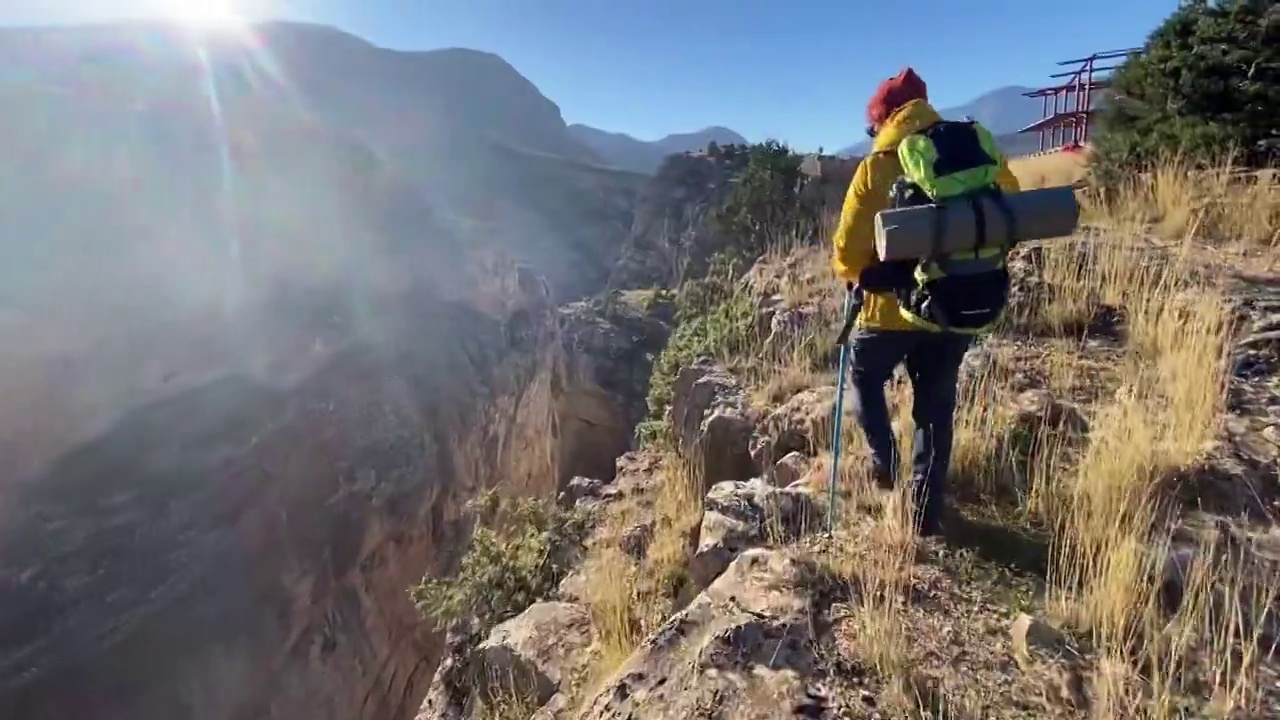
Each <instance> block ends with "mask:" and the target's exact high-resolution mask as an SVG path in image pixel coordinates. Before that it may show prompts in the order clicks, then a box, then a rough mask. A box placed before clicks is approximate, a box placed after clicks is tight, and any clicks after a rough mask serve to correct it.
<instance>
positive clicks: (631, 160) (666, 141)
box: [569, 125, 747, 174]
mask: <svg viewBox="0 0 1280 720" xmlns="http://www.w3.org/2000/svg"><path fill="white" fill-rule="evenodd" d="M569 132H570V133H571V134H572V135H573V137H575V138H577V140H578V141H579V142H581V143H582V144H583V145H585V146H587V147H588V148H590V149H591V150H592V151H593V152H595V154H596V155H597V156H599V157H600V158H602V159H603V160H604V161H605V162H607V163H608V164H610V165H613V166H614V167H618V168H622V169H624V170H630V171H632V172H640V173H645V174H653V173H655V172H657V171H658V168H659V167H660V166H661V165H662V161H663V159H664V158H666V157H667V156H669V155H674V154H677V153H682V152H686V151H700V150H705V149H706V148H707V145H709V144H710V143H712V142H714V143H716V144H718V145H745V144H746V142H747V141H746V139H745V138H743V137H742V136H741V135H739V134H738V133H736V132H734V131H732V130H730V129H728V128H723V127H709V128H703V129H702V130H699V131H697V132H691V133H677V134H673V135H667V136H666V137H664V138H661V139H659V140H653V141H645V140H637V139H636V138H633V137H631V136H630V135H627V134H625V133H614V132H608V131H605V130H598V129H596V128H593V127H590V126H587V125H570V126H569Z"/></svg>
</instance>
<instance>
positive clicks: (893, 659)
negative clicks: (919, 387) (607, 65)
mask: <svg viewBox="0 0 1280 720" xmlns="http://www.w3.org/2000/svg"><path fill="white" fill-rule="evenodd" d="M1195 12H1202V13H1208V14H1210V15H1213V13H1217V12H1219V10H1217V9H1216V8H1209V7H1207V6H1199V8H1198V9H1196V8H1192V9H1190V10H1179V11H1178V13H1176V14H1175V16H1174V17H1173V18H1172V19H1171V20H1170V23H1172V24H1175V25H1176V24H1178V23H1182V22H1185V20H1186V18H1185V15H1186V14H1187V13H1192V14H1194V13H1195ZM1240 17H1241V18H1244V19H1246V20H1247V18H1248V17H1249V16H1248V15H1247V13H1244V14H1241V16H1240ZM1162 32H1163V31H1161V32H1158V33H1156V34H1155V35H1153V39H1152V40H1151V42H1152V43H1159V42H1160V38H1161V37H1162V36H1163V35H1162V34H1161V33H1162ZM1234 37H1236V40H1235V41H1236V42H1240V43H1243V44H1246V45H1248V46H1249V47H1254V48H1255V49H1256V43H1257V42H1258V40H1257V38H1255V37H1253V36H1249V35H1247V34H1245V35H1237V36H1234ZM1207 121H1208V122H1213V121H1214V120H1212V119H1209V120H1207ZM1113 127H1114V126H1113ZM1113 131H1114V132H1123V130H1119V129H1117V130H1113ZM1228 144H1229V143H1224V144H1222V145H1218V146H1216V147H1215V148H1214V151H1215V152H1216V153H1217V154H1216V155H1215V156H1214V157H1216V158H1217V160H1216V161H1215V162H1208V161H1207V160H1205V159H1204V158H1206V157H1208V156H1195V155H1191V154H1185V153H1182V152H1180V148H1181V145H1180V143H1177V142H1174V141H1172V140H1171V141H1170V142H1169V144H1167V145H1164V146H1163V147H1162V149H1161V152H1160V154H1158V155H1157V156H1153V159H1151V160H1150V162H1144V163H1136V164H1134V165H1133V166H1131V167H1129V168H1128V169H1127V170H1126V171H1125V172H1124V173H1122V174H1121V175H1119V176H1117V177H1116V178H1109V179H1108V182H1107V183H1104V184H1103V185H1101V186H1100V185H1099V184H1098V183H1097V182H1096V181H1093V180H1091V181H1090V182H1089V183H1088V184H1087V187H1085V188H1084V189H1082V190H1081V191H1080V192H1079V197H1080V201H1081V203H1082V206H1083V209H1084V215H1085V222H1084V224H1083V225H1082V227H1081V229H1080V231H1079V233H1078V234H1077V235H1075V236H1074V237H1072V238H1069V239H1063V240H1055V241H1047V242H1033V243H1027V244H1025V245H1023V246H1020V247H1019V248H1017V250H1016V251H1015V253H1014V255H1013V256H1012V259H1011V270H1012V272H1013V275H1014V300H1013V302H1012V304H1011V307H1010V312H1009V314H1008V317H1007V318H1006V319H1005V321H1004V322H1003V323H1002V324H1001V325H1000V326H999V327H998V328H997V329H996V330H995V331H994V332H992V333H991V334H989V335H988V336H986V337H983V338H981V340H980V341H979V342H978V343H977V345H976V346H975V348H974V349H973V350H972V351H971V353H970V355H969V357H968V358H967V360H966V363H965V366H964V369H963V372H962V381H961V392H960V396H961V401H960V404H959V409H958V411H957V419H956V439H955V451H954V462H953V467H952V470H951V474H950V477H949V478H948V482H949V485H950V488H951V503H952V506H951V507H950V509H949V517H948V518H947V521H946V524H945V531H944V537H942V538H941V539H938V540H929V541H922V540H920V539H918V538H917V537H915V535H914V534H913V533H912V532H911V531H910V528H909V526H908V522H907V519H906V507H907V506H908V503H909V499H908V497H907V492H906V488H907V486H908V478H907V477H905V475H904V477H903V478H901V481H900V483H899V490H896V491H882V490H879V489H877V488H876V487H875V485H874V484H873V483H872V482H871V478H870V477H869V472H868V462H867V453H866V449H865V447H864V446H863V440H862V436H861V433H860V432H858V429H857V428H856V427H853V426H852V421H846V425H845V426H844V427H843V428H841V429H839V431H840V432H842V433H843V445H844V449H843V454H842V455H841V457H840V458H839V467H838V468H836V472H835V475H836V477H837V480H838V484H837V485H836V486H835V487H834V488H831V487H829V485H828V483H829V478H830V477H831V474H832V464H833V463H834V462H835V461H836V458H833V457H832V452H831V449H832V439H833V438H832V433H833V430H835V429H834V428H833V427H832V426H831V411H832V403H833V400H834V395H835V386H836V380H837V378H836V377H835V371H834V352H833V348H832V347H831V346H832V343H831V339H832V337H833V336H834V333H835V329H836V328H837V327H838V326H839V324H840V321H841V319H842V318H841V316H840V313H841V308H840V301H841V295H840V288H841V284H840V283H839V282H838V281H837V279H836V278H834V277H833V276H832V274H831V271H830V266H829V253H830V250H829V248H828V247H827V246H826V245H825V244H824V243H821V242H815V240H816V239H818V238H823V239H825V234H824V233H807V232H798V231H796V230H795V229H794V225H793V224H791V221H790V218H789V216H786V215H785V214H771V213H773V210H766V208H770V207H771V206H770V205H769V204H768V203H749V204H748V205H747V207H748V208H749V209H748V210H746V211H745V212H744V214H743V216H742V218H741V219H742V220H743V222H742V223H740V224H737V225H735V226H734V227H735V229H734V231H733V232H732V233H730V234H729V237H730V238H731V239H736V244H735V245H734V248H733V249H731V248H722V249H721V250H720V251H719V252H717V253H715V254H714V257H713V258H712V259H711V261H710V262H709V263H708V265H707V270H706V272H705V273H701V274H699V275H697V276H696V277H686V278H682V279H681V281H680V282H678V283H677V284H676V287H675V288H674V293H670V292H668V291H666V290H663V291H661V292H657V293H655V294H645V292H644V291H643V290H639V289H637V290H633V291H631V294H630V295H629V296H628V297H631V298H633V299H635V301H636V302H649V301H650V300H651V299H653V298H657V297H661V298H663V302H668V301H669V302H671V303H672V304H673V305H674V312H673V314H672V317H673V320H674V330H673V333H672V335H671V338H670V340H669V342H668V344H667V346H666V348H665V349H664V350H663V351H662V353H661V354H660V355H659V356H658V357H657V359H656V361H655V363H654V367H653V374H652V377H651V381H650V407H651V409H652V411H653V415H652V417H651V419H650V420H649V421H648V422H646V423H643V424H642V425H641V426H640V428H639V430H638V432H637V440H638V447H637V448H636V449H634V450H633V451H631V452H629V453H627V454H626V455H624V456H623V457H622V458H620V459H619V461H618V463H617V473H616V477H615V478H613V479H612V480H609V481H602V480H600V479H595V478H576V479H575V480H574V481H573V482H571V483H570V485H569V487H568V488H566V490H565V491H564V492H563V493H562V494H561V496H560V498H559V499H558V501H559V504H560V506H561V507H563V508H569V507H572V508H574V513H577V512H585V513H587V514H588V516H589V525H590V528H591V529H590V531H589V536H588V538H587V539H586V541H585V542H584V543H582V544H581V545H580V546H578V545H577V544H576V543H575V542H573V541H569V542H567V543H565V544H564V546H559V545H558V546H557V549H556V551H555V553H554V554H553V556H554V557H557V558H562V563H563V564H558V565H556V567H555V570H554V573H553V574H551V575H548V576H546V577H549V578H552V579H553V580H554V581H555V583H556V589H555V590H554V591H551V592H547V593H546V594H545V595H544V596H543V597H541V598H539V601H538V602H536V603H534V604H533V605H532V606H530V607H528V608H526V609H523V610H520V611H517V610H516V608H515V607H514V606H513V607H511V608H510V609H509V610H508V612H507V613H506V615H507V617H505V618H502V619H501V620H499V619H498V618H493V619H494V620H496V621H497V622H498V624H497V625H496V626H494V627H493V628H492V629H491V630H490V629H488V628H487V627H486V628H485V629H483V630H481V631H478V632H473V633H472V634H471V635H469V636H464V635H463V634H457V635H455V637H454V643H453V645H452V646H451V654H450V657H449V659H448V660H447V661H446V664H445V665H444V666H442V671H441V672H440V673H438V674H437V676H436V680H435V682H434V683H433V686H432V692H431V694H429V696H428V699H427V702H426V703H425V704H424V706H423V711H422V714H421V715H420V717H422V718H437V717H486V718H503V719H507V718H522V719H523V718H531V717H533V718H539V719H548V718H581V719H583V720H597V719H600V720H603V719H604V718H610V719H614V718H618V719H620V718H626V717H644V718H657V719H661V718H686V717H698V718H713V717H732V718H760V719H761V720H763V719H764V718H778V717H814V718H817V717H831V718H836V717H840V718H879V717H911V718H922V719H923V718H935V719H936V718H966V719H967V718H973V719H977V718H1045V717H1060V718H1098V719H1101V718H1108V719H1110V718H1144V719H1152V720H1154V719H1157V718H1158V719H1172V718H1191V717H1217V718H1254V717H1271V716H1274V715H1276V714H1277V713H1280V693H1278V692H1277V688H1278V687H1280V684H1278V683H1280V662H1278V658H1277V657H1276V656H1275V654H1274V650H1275V647H1276V644H1277V642H1280V625H1277V623H1276V612H1277V611H1278V610H1280V604H1278V603H1280V542H1278V541H1277V537H1280V530H1278V529H1277V525H1276V517H1277V516H1276V513H1277V512H1278V511H1280V505H1278V504H1277V503H1280V477H1278V476H1277V471H1278V469H1280V425H1277V424H1276V423H1277V421H1278V420H1280V343H1278V341H1277V333H1276V329H1277V328H1280V290H1277V288H1280V274H1278V273H1276V272H1274V271H1275V270H1276V264H1277V263H1276V260H1277V258H1278V257H1280V246H1278V245H1280V234H1278V233H1280V182H1278V181H1277V178H1276V176H1275V174H1274V173H1272V172H1269V171H1267V170H1266V169H1265V168H1262V169H1259V168H1254V170H1255V172H1252V173H1249V174H1245V175H1242V174H1241V173H1240V172H1238V169H1239V168H1238V163H1239V162H1240V157H1239V156H1235V155H1232V154H1231V152H1230V151H1231V148H1229V147H1227V145H1228ZM747 157H748V161H747V164H746V165H745V166H742V167H740V168H737V169H736V170H735V173H736V177H738V178H741V179H745V178H749V177H752V176H753V173H756V174H758V176H759V177H780V176H784V175H785V168H786V163H785V162H782V163H780V164H778V165H774V164H772V160H771V158H773V157H774V156H773V155H772V154H771V153H770V151H769V149H768V147H760V148H756V149H755V150H753V151H752V152H750V153H749V154H748V156H747ZM778 157H779V158H782V157H785V154H784V155H779V156H778ZM1084 159H1087V158H1086V156H1076V157H1072V158H1071V160H1070V162H1067V161H1065V160H1064V159H1063V158H1061V157H1059V158H1056V159H1055V160H1054V162H1057V163H1058V164H1059V166H1057V167H1053V166H1046V165H1045V164H1044V163H1045V161H1043V160H1040V161H1039V162H1037V163H1019V164H1018V165H1017V166H1016V167H1015V172H1017V173H1018V174H1019V176H1020V179H1021V180H1022V182H1023V184H1024V185H1026V186H1028V187H1033V186H1045V185H1051V184H1068V183H1074V182H1076V181H1079V180H1082V179H1084V178H1085V177H1086V176H1087V175H1088V171H1089V170H1090V169H1091V167H1090V166H1088V165H1087V164H1085V163H1084ZM1037 160H1039V159H1037ZM1260 160H1261V158H1259V157H1257V156H1253V157H1252V161H1253V162H1258V161H1260ZM740 182H743V183H745V180H740ZM770 196H771V197H774V198H778V199H782V198H785V195H784V194H782V193H777V192H775V193H773V194H771V195H770ZM787 202H792V203H794V202H795V200H794V199H791V200H787ZM716 203H717V204H716V205H715V206H714V209H713V212H717V211H718V212H720V213H723V212H724V211H725V210H726V208H729V207H732V206H733V202H732V201H731V200H729V199H728V196H721V197H720V198H719V199H718V200H717V201H716ZM757 211H758V212H757ZM766 215H767V216H768V217H770V218H773V219H781V220H782V222H780V223H779V224H777V225H771V224H769V223H766V222H758V221H759V220H761V218H762V217H764V216H766ZM639 298H649V299H650V300H643V301H642V300H639ZM888 392H889V394H890V398H891V405H892V407H893V408H894V416H895V418H896V420H895V429H896V431H897V434H898V436H899V441H900V443H905V442H907V441H909V438H910V435H911V433H912V427H911V419H910V412H909V406H910V393H911V390H910V385H909V383H908V382H907V381H906V379H905V377H901V376H899V377H897V378H896V379H895V380H894V381H893V382H892V383H891V386H890V387H889V388H888ZM846 412H847V410H846ZM830 490H834V497H835V506H834V507H835V514H834V516H832V517H831V518H830V519H831V520H832V521H833V527H832V530H833V532H832V533H831V534H830V535H829V536H828V535H826V534H825V533H823V532H822V531H823V530H824V529H825V527H826V523H827V521H828V519H829V518H828V517H827V515H826V509H827V498H828V491H830ZM532 502H534V503H537V502H546V503H548V504H549V503H550V502H551V501H550V500H545V501H537V500H535V501H532ZM538 517H543V516H542V515H539V516H538ZM577 517H578V516H577V515H573V516H572V517H569V516H566V517H565V519H564V520H563V521H562V524H560V525H556V528H564V529H556V530H554V531H549V530H546V529H543V530H542V532H543V533H544V534H543V537H546V538H563V537H565V536H566V535H570V534H572V533H573V532H576V528H577V525H576V524H575V523H576V522H578V520H577ZM530 527H533V526H530ZM536 527H539V528H542V527H543V526H541V525H539V526H536ZM513 532H515V534H514V535H513V536H512V537H513V538H515V539H513V540H512V541H511V542H512V543H515V544H513V545H512V547H513V549H515V548H522V547H524V545H523V543H524V542H525V541H522V540H519V538H520V537H521V535H520V534H519V532H518V531H513ZM536 556H537V557H539V558H542V557H546V556H547V554H546V553H543V552H540V553H537V554H536ZM567 568H572V569H571V570H570V569H567ZM508 574H509V575H511V576H513V577H517V578H520V577H524V574H523V573H522V572H512V573H508ZM469 577H474V576H469ZM485 578H486V579H485V580H484V583H485V584H483V585H481V586H479V587H473V588H471V589H468V590H466V592H469V593H477V594H479V595H483V596H501V597H508V596H512V595H511V594H512V593H523V592H524V590H523V588H524V587H527V583H524V584H521V585H516V586H510V587H508V586H507V585H506V583H505V582H504V581H503V580H502V579H501V578H500V577H499V576H496V575H486V576H485ZM461 582H463V583H464V584H465V583H467V582H471V581H469V580H462V581H461ZM424 587H425V586H424ZM459 591H460V590H458V589H457V588H453V589H452V590H451V592H459ZM432 592H439V590H438V589H437V590H432ZM517 604H522V603H517ZM452 619H453V620H455V621H457V622H458V623H459V625H456V626H455V627H459V626H461V625H466V623H465V622H464V620H465V617H464V616H463V614H462V613H456V614H455V615H454V617H453V618H452ZM472 630H474V628H472Z"/></svg>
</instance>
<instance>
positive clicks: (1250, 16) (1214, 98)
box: [1095, 0, 1280, 183]
mask: <svg viewBox="0 0 1280 720" xmlns="http://www.w3.org/2000/svg"><path fill="white" fill-rule="evenodd" d="M1277 143H1280V3H1277V2H1276V0H1223V1H1219V2H1212V1H1210V0H1191V1H1189V2H1184V3H1182V5H1181V6H1180V7H1179V8H1178V9H1177V10H1176V11H1175V12H1174V13H1173V14H1172V15H1170V16H1169V18H1168V19H1166V20H1165V21H1164V23H1163V24H1162V25H1160V27H1159V28H1157V29H1156V30H1155V31H1154V32H1152V33H1151V35H1150V36H1149V37H1148V38H1147V41H1146V44H1145V46H1144V48H1143V52H1142V54H1141V55H1138V56H1134V57H1131V58H1130V59H1128V60H1127V61H1126V62H1125V63H1124V64H1123V65H1122V66H1121V67H1120V68H1119V69H1117V70H1116V72H1115V74H1114V76H1113V77H1112V86H1111V92H1110V101H1109V103H1108V106H1107V108H1106V109H1105V110H1104V111H1103V112H1102V115H1101V124H1100V133H1099V137H1098V141H1097V143H1096V147H1097V153H1098V156H1097V162H1096V165H1095V169H1096V171H1097V173H1098V175H1099V179H1100V180H1102V181H1103V182H1104V183H1106V182H1107V180H1106V178H1107V176H1108V175H1111V176H1112V177H1114V172H1115V171H1116V170H1119V169H1121V168H1133V167H1141V166H1144V165H1147V164H1150V163H1152V162H1154V161H1157V160H1159V159H1160V158H1161V157H1163V156H1165V155H1168V154H1171V153H1181V154H1182V155H1183V156H1184V158H1185V159H1187V160H1189V161H1192V162H1197V163H1213V162H1219V161H1221V160H1222V159H1223V158H1224V157H1226V156H1228V155H1230V157H1231V158H1232V160H1233V161H1234V162H1236V163H1237V164H1245V165H1253V166H1259V165H1266V164H1272V163H1275V161H1276V160H1277V158H1278V154H1277Z"/></svg>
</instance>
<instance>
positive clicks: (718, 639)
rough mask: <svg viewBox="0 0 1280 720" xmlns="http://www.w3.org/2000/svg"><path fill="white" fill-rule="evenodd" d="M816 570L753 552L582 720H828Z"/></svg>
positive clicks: (651, 642)
mask: <svg viewBox="0 0 1280 720" xmlns="http://www.w3.org/2000/svg"><path fill="white" fill-rule="evenodd" d="M811 572H812V569H811V568H808V567H806V565H805V564H804V563H803V562H802V561H799V560H797V559H796V558H795V557H793V556H792V555H790V554H788V553H787V552H785V551H780V550H764V549H754V550H749V551H747V552H745V553H743V554H742V555H740V556H739V557H738V559H737V560H735V561H734V562H733V564H732V565H731V566H730V567H729V568H728V570H726V571H725V572H724V574H723V575H721V576H720V577H719V578H718V579H717V580H716V581H715V582H714V583H712V584H711V586H710V587H708V588H707V589H706V590H705V591H704V592H703V593H702V594H700V595H699V596H698V597H697V598H695V599H694V600H693V602H691V603H690V604H689V606H688V607H687V608H685V609H684V610H682V611H681V612H679V613H677V614H676V615H674V616H673V617H672V618H671V619H670V620H668V621H667V623H666V624H665V625H663V626H662V628H660V629H659V630H658V632H656V633H654V634H653V635H652V636H651V637H650V638H649V639H648V640H646V642H645V643H644V644H643V645H642V646H641V647H640V648H639V649H637V650H636V652H635V653H634V654H633V655H632V656H631V658H630V659H628V660H627V661H626V663H625V664H624V665H623V666H622V668H621V669H620V670H619V671H618V673H617V674H616V676H615V677H616V679H615V680H614V681H613V682H611V683H610V684H609V685H608V686H607V687H605V689H604V690H602V691H601V692H600V693H599V694H598V695H596V696H595V697H594V698H593V699H592V700H591V702H590V703H589V704H588V706H587V708H586V710H585V711H584V712H583V713H582V715H581V716H580V717H581V719H582V720H610V719H612V720H622V719H623V718H641V717H642V718H652V719H653V720H665V719H667V718H671V719H673V720H674V719H675V718H689V717H699V716H700V715H701V714H703V713H705V712H708V711H714V712H717V713H720V714H721V715H722V716H723V717H732V718H742V720H752V719H755V718H759V720H765V719H766V718H768V719H769V720H773V719H774V718H782V717H822V716H823V714H822V713H823V712H824V710H825V708H826V707H827V706H828V705H829V703H830V699H829V698H827V697H825V696H824V694H823V693H822V692H821V691H820V690H818V689H817V688H816V686H815V685H814V683H813V682H812V675H813V674H814V673H815V671H816V670H817V669H818V662H817V660H816V649H815V647H814V645H813V634H812V632H811V630H810V625H809V623H810V620H811V616H812V614H813V604H814V599H813V597H812V596H811V594H810V593H811V588H812V583H809V582H806V575H807V574H810V573H811Z"/></svg>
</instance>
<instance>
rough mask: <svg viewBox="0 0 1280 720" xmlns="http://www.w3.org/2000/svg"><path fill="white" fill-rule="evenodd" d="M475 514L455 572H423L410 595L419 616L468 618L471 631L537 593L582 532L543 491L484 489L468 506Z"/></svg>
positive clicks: (571, 514)
mask: <svg viewBox="0 0 1280 720" xmlns="http://www.w3.org/2000/svg"><path fill="white" fill-rule="evenodd" d="M468 510H469V511H470V512H471V513H473V514H474V515H475V516H476V529H475V532H474V534H473V535H472V537H471V544H470V545H469V546H468V547H467V551H466V554H465V555H463V557H462V564H461V566H460V567H459V568H458V572H457V574H456V575H454V576H453V577H449V578H430V577H424V578H423V579H422V582H421V583H419V584H418V585H417V586H416V587H414V588H413V589H412V590H411V591H410V594H411V596H412V597H413V602H414V605H416V606H417V608H418V611H419V612H421V613H422V615H423V617H425V618H428V619H430V620H434V621H435V622H436V623H437V624H439V625H440V626H442V627H443V626H446V625H449V624H450V623H452V622H454V621H457V620H462V619H465V618H472V619H473V620H474V624H473V630H474V632H476V633H477V634H483V633H485V632H488V630H489V629H491V628H492V627H493V626H494V625H497V624H498V623H500V622H502V621H503V620H506V619H508V618H511V617H514V616H515V615H517V614H519V613H520V612H522V611H523V610H524V609H525V608H527V607H529V606H530V605H532V604H533V603H535V602H538V601H540V600H542V599H545V598H547V597H549V596H551V594H552V593H553V592H555V589H556V587H557V586H558V585H559V583H560V581H561V580H562V579H564V576H565V575H566V574H567V573H568V571H569V569H570V560H571V559H572V557H573V556H574V554H575V553H576V551H577V550H578V548H580V547H581V545H582V543H583V541H584V540H585V539H586V535H587V530H588V526H587V519H586V517H585V515H584V514H583V513H581V512H580V511H578V510H574V509H564V508H561V507H559V506H558V505H556V504H555V502H553V501H551V500H548V499H544V498H520V499H512V498H506V499H503V498H500V497H499V496H498V495H497V493H496V492H494V491H492V490H490V491H487V492H485V493H484V494H482V495H481V496H480V497H478V498H477V499H476V500H475V501H474V502H472V503H471V504H470V505H469V506H468Z"/></svg>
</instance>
